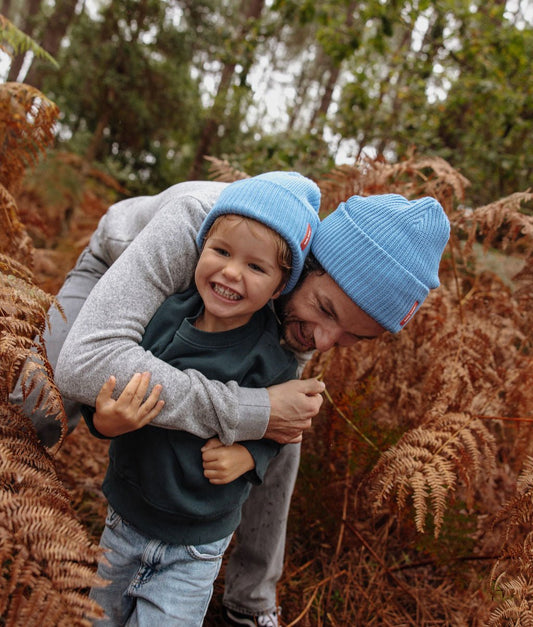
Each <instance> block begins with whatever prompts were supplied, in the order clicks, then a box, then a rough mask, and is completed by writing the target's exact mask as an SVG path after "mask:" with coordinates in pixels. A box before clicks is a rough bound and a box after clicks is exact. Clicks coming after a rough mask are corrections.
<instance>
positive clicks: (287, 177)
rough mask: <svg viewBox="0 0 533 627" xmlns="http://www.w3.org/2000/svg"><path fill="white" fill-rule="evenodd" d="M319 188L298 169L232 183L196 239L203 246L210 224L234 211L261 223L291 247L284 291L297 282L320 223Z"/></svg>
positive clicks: (220, 197) (222, 193) (207, 218)
mask: <svg viewBox="0 0 533 627" xmlns="http://www.w3.org/2000/svg"><path fill="white" fill-rule="evenodd" d="M319 208H320V189H319V187H318V185H316V183H314V182H313V181H312V180H311V179H308V178H306V177H305V176H302V175H301V174H298V172H267V173H266V174H260V175H259V176H254V177H252V178H248V179H243V180H241V181H235V183H230V185H228V186H227V187H226V188H224V189H223V190H222V192H221V194H220V196H219V197H218V200H217V201H216V202H215V204H214V205H213V208H212V209H211V211H210V212H209V213H208V215H207V217H206V219H205V220H204V222H203V224H202V226H201V227H200V232H199V233H198V237H197V238H196V242H197V244H198V247H199V248H202V246H203V242H204V238H205V236H206V235H207V233H208V231H209V229H210V227H211V225H212V224H213V222H214V221H215V220H216V218H218V217H219V216H221V215H225V214H229V213H234V214H238V215H242V216H246V217H247V218H253V219H254V220H257V221H258V222H262V223H263V224H265V225H266V226H268V227H270V228H271V229H273V230H274V231H276V232H277V233H279V234H280V235H281V237H283V239H284V240H285V241H286V242H287V244H288V245H289V247H290V249H291V253H292V262H291V273H290V276H289V280H288V281H287V285H286V286H285V288H284V290H283V292H282V293H283V294H286V293H287V292H290V291H291V290H292V288H293V287H294V286H295V285H296V283H297V281H298V278H299V276H300V273H301V271H302V268H303V264H304V260H305V258H306V256H307V253H308V252H309V251H310V250H311V241H312V239H313V237H314V234H315V232H316V230H317V228H318V225H319V223H320V219H319V217H318V210H319Z"/></svg>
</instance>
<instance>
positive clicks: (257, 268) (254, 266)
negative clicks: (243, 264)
mask: <svg viewBox="0 0 533 627" xmlns="http://www.w3.org/2000/svg"><path fill="white" fill-rule="evenodd" d="M250 268H251V269H252V270H255V271H256V272H263V273H264V272H265V271H264V270H263V268H261V266H258V265H257V264H256V263H251V264H250Z"/></svg>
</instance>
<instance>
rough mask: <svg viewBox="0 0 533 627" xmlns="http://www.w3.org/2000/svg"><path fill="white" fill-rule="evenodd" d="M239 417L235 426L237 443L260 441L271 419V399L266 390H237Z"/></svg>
mask: <svg viewBox="0 0 533 627" xmlns="http://www.w3.org/2000/svg"><path fill="white" fill-rule="evenodd" d="M237 399H238V403H239V410H238V411H239V415H238V420H237V424H236V425H235V440H234V441H235V442H240V441H242V440H260V439H261V438H262V437H263V436H264V435H265V431H266V429H267V427H268V421H269V419H270V399H269V397H268V392H267V390H266V389H265V388H258V389H252V388H237Z"/></svg>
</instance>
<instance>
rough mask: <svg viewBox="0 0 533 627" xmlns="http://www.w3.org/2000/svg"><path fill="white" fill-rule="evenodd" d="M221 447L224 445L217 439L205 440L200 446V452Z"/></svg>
mask: <svg viewBox="0 0 533 627" xmlns="http://www.w3.org/2000/svg"><path fill="white" fill-rule="evenodd" d="M221 446H224V445H223V444H222V442H221V441H220V440H219V439H218V438H211V439H210V440H207V442H206V443H205V444H204V445H203V446H202V449H201V450H202V452H203V451H208V450H210V449H215V448H220V447H221Z"/></svg>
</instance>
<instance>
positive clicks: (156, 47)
mask: <svg viewBox="0 0 533 627" xmlns="http://www.w3.org/2000/svg"><path fill="white" fill-rule="evenodd" d="M191 35H192V33H187V32H183V31H179V30H177V29H175V28H173V26H172V22H171V21H170V18H169V16H168V15H167V14H166V12H165V5H164V4H163V3H160V2H152V3H149V4H148V5H147V6H146V3H142V2H137V1H135V0H132V1H130V2H128V3H110V4H109V5H108V6H107V8H105V9H104V10H103V13H102V19H101V21H92V20H90V19H89V18H88V16H87V15H85V14H84V15H82V16H80V19H79V20H78V22H77V23H76V24H75V26H74V27H73V29H72V32H71V37H72V44H71V46H70V47H68V48H65V49H64V50H63V52H62V55H61V59H60V60H61V64H62V68H64V71H63V72H61V73H60V74H59V75H57V76H55V77H50V78H49V80H48V82H47V84H46V87H47V89H48V90H49V91H51V93H53V94H54V96H55V98H56V100H57V102H58V103H59V104H60V106H61V108H62V110H63V111H65V117H64V120H63V123H64V125H65V126H66V127H67V128H69V129H72V130H73V138H72V140H71V141H72V142H73V145H76V143H77V144H78V150H81V149H83V150H85V152H86V153H87V154H88V156H89V157H90V158H96V159H98V160H100V161H106V160H107V159H109V158H111V159H112V161H113V162H115V163H116V164H117V165H118V168H115V169H116V170H117V171H122V172H124V173H125V174H126V176H125V177H124V178H123V179H122V181H121V182H123V183H124V184H127V185H129V186H130V188H131V189H132V191H135V182H136V181H137V182H138V184H139V185H140V186H143V191H144V193H146V191H148V190H149V189H150V188H152V189H155V188H160V186H164V185H166V184H170V183H173V182H175V181H176V178H177V177H179V176H180V174H181V177H183V176H184V173H185V172H186V166H187V163H186V159H187V151H186V150H185V151H183V150H182V145H186V144H187V143H188V142H190V141H191V139H192V138H191V131H193V128H194V126H193V121H194V120H196V121H197V120H198V114H199V113H200V114H201V110H202V109H201V106H200V102H199V94H198V86H197V84H196V81H194V80H193V79H192V78H191V76H190V73H189V64H190V61H191V57H190V54H191V53H190V48H189V43H190V40H191ZM95 41H97V42H99V43H98V45H96V46H95V45H94V42H95ZM193 137H194V135H193ZM83 138H85V144H83V143H82V144H80V142H79V140H80V139H83ZM184 162H185V163H184ZM167 171H169V174H168V175H167V176H171V177H172V179H173V180H171V181H168V180H164V178H165V176H164V173H165V172H167ZM131 173H134V174H133V175H132V174H131Z"/></svg>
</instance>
